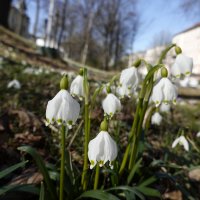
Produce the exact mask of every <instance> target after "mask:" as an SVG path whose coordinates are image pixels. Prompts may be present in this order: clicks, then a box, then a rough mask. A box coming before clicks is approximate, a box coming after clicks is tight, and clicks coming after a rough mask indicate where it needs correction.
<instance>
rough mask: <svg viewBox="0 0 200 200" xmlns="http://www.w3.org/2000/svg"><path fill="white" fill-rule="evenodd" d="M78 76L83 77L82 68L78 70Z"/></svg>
mask: <svg viewBox="0 0 200 200" xmlns="http://www.w3.org/2000/svg"><path fill="white" fill-rule="evenodd" d="M79 75H81V76H83V68H80V70H79Z"/></svg>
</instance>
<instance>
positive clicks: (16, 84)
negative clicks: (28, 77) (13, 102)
mask: <svg viewBox="0 0 200 200" xmlns="http://www.w3.org/2000/svg"><path fill="white" fill-rule="evenodd" d="M7 88H15V89H20V88H21V84H20V82H19V81H18V80H16V79H14V80H12V81H10V82H9V83H8V85H7Z"/></svg>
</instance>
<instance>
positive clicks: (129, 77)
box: [120, 67, 139, 89]
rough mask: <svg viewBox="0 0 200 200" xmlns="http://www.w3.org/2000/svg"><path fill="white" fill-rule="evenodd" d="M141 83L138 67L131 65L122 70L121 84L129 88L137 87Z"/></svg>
mask: <svg viewBox="0 0 200 200" xmlns="http://www.w3.org/2000/svg"><path fill="white" fill-rule="evenodd" d="M138 83H139V74H138V69H137V68H136V67H129V68H127V69H124V70H123V71H122V72H121V76H120V85H122V86H125V87H127V88H128V89H131V88H134V89H135V88H136V87H137V86H138Z"/></svg>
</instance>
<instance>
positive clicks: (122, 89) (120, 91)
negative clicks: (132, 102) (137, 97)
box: [116, 85, 135, 98]
mask: <svg viewBox="0 0 200 200" xmlns="http://www.w3.org/2000/svg"><path fill="white" fill-rule="evenodd" d="M134 91H135V89H133V88H129V89H128V88H127V87H126V86H124V85H121V86H118V87H117V89H116V93H117V95H118V96H119V97H120V98H124V97H125V96H127V97H129V98H130V97H131V95H132V94H133V93H134Z"/></svg>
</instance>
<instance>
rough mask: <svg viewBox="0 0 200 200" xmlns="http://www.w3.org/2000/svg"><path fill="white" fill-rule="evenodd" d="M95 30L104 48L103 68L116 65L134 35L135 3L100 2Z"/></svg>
mask: <svg viewBox="0 0 200 200" xmlns="http://www.w3.org/2000/svg"><path fill="white" fill-rule="evenodd" d="M95 22H96V30H97V32H98V35H99V37H100V38H101V39H100V41H102V42H103V43H102V45H103V48H104V53H105V55H104V57H105V59H104V63H103V65H104V68H105V69H108V67H109V65H112V64H114V65H116V64H117V62H118V60H119V59H120V58H121V56H122V55H123V53H124V52H125V51H126V49H127V48H128V47H127V46H128V45H129V44H130V42H133V41H134V40H133V39H134V35H135V33H136V30H137V28H136V25H137V23H136V22H137V12H136V1H133V0H132V1H131V0H125V1H122V0H110V1H106V0H102V1H101V5H100V9H99V12H98V16H97V19H96V21H95Z"/></svg>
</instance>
